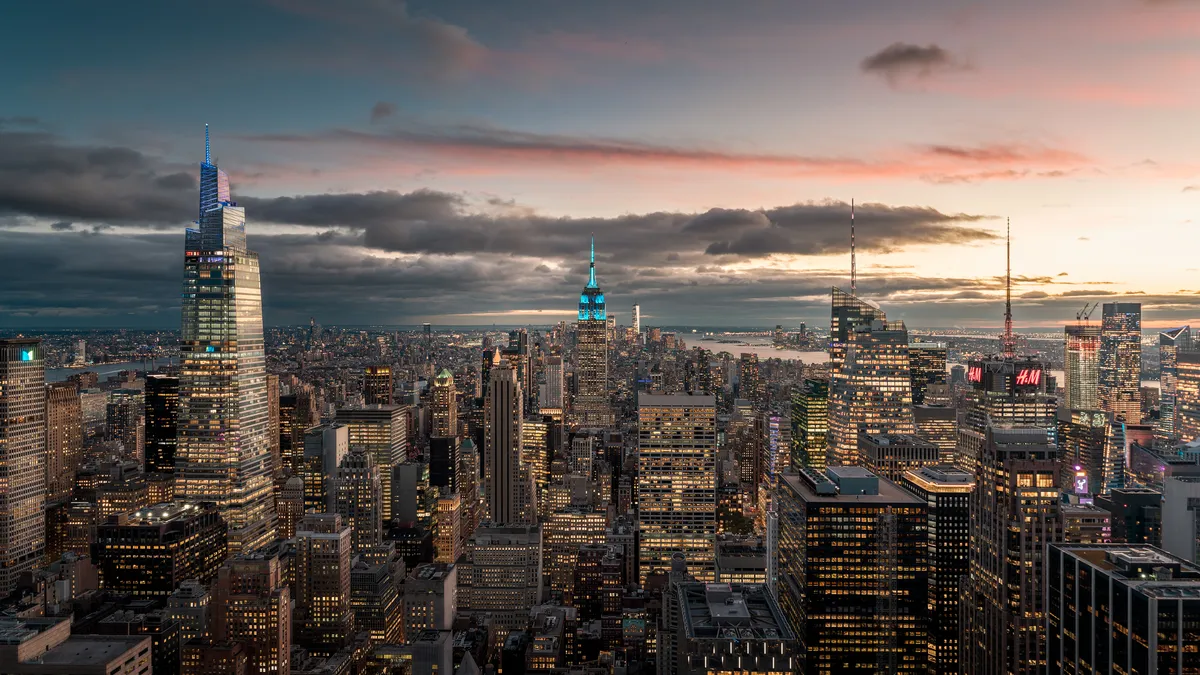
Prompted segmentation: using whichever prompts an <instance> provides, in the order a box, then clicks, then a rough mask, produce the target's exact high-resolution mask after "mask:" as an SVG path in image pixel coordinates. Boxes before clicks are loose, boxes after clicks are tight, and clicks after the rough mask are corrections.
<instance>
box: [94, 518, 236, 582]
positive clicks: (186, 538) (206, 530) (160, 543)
mask: <svg viewBox="0 0 1200 675" xmlns="http://www.w3.org/2000/svg"><path fill="white" fill-rule="evenodd" d="M225 553H226V527H225V523H224V522H223V521H222V520H221V517H220V515H219V514H218V512H217V509H216V505H215V504H212V503H204V504H195V503H189V502H172V503H168V504H155V505H153V506H148V507H145V508H142V509H138V510H137V511H133V512H131V513H125V514H120V515H115V516H110V517H109V518H108V521H107V522H104V523H101V524H100V525H98V526H97V527H96V543H94V544H92V560H93V561H94V562H95V564H96V568H97V571H98V572H99V579H100V588H101V589H104V590H107V591H113V592H115V593H128V594H131V595H142V596H154V597H164V598H165V597H167V596H169V595H170V594H171V593H173V592H174V591H175V589H176V588H177V587H178V586H179V585H180V584H181V583H183V582H184V581H186V580H188V579H197V580H199V581H200V583H204V584H208V583H211V582H212V581H214V580H215V579H216V578H217V572H218V571H219V570H220V568H221V565H222V564H223V563H224V562H225Z"/></svg>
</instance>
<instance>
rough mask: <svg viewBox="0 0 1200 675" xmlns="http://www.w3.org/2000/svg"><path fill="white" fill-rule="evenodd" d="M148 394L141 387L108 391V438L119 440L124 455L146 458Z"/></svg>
mask: <svg viewBox="0 0 1200 675" xmlns="http://www.w3.org/2000/svg"><path fill="white" fill-rule="evenodd" d="M145 410H146V395H145V392H143V391H142V390H141V389H114V390H112V391H110V392H109V393H108V404H107V405H106V406H105V411H104V412H105V431H106V433H107V436H108V439H109V440H113V441H119V442H120V443H121V447H122V450H123V452H124V453H125V454H124V456H125V457H126V458H128V459H136V460H137V461H138V463H139V464H142V463H143V460H144V458H145V441H146V436H145V431H146V430H145V425H146V423H145Z"/></svg>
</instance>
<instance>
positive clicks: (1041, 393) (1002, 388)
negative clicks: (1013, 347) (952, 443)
mask: <svg viewBox="0 0 1200 675" xmlns="http://www.w3.org/2000/svg"><path fill="white" fill-rule="evenodd" d="M1045 374H1046V365H1045V364H1044V363H1042V362H1041V361H1038V360H1036V359H1032V358H1012V359H1009V358H999V357H997V358H992V359H986V360H976V361H971V362H970V363H969V364H968V368H967V384H968V386H969V387H970V389H968V390H967V410H966V412H965V413H964V414H963V417H962V421H961V423H960V424H959V427H958V452H957V457H956V461H955V463H956V464H958V465H959V466H961V467H962V468H964V469H966V470H967V471H969V472H971V473H976V474H977V475H978V473H977V469H978V467H979V458H980V456H981V455H982V454H983V446H984V445H985V443H986V442H987V427H988V425H994V426H998V427H1004V426H1007V427H1021V428H1036V429H1042V430H1044V431H1045V432H1046V434H1047V437H1048V438H1049V439H1050V442H1051V443H1053V442H1054V438H1055V434H1056V433H1057V428H1058V404H1057V399H1056V398H1055V397H1054V396H1051V395H1050V394H1047V393H1046V377H1045Z"/></svg>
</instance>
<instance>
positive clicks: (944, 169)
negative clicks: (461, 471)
mask: <svg viewBox="0 0 1200 675" xmlns="http://www.w3.org/2000/svg"><path fill="white" fill-rule="evenodd" d="M54 4H55V3H48V4H47V5H45V6H36V7H35V6H29V7H21V8H17V9H15V10H13V11H12V12H10V14H11V17H10V19H11V20H9V21H6V28H7V29H8V30H6V31H4V32H3V33H2V34H3V35H4V37H5V40H3V41H0V44H3V45H4V46H3V47H0V53H4V54H8V55H11V56H12V58H8V59H0V62H2V63H7V64H14V65H12V66H0V72H4V73H5V74H6V75H7V76H9V77H8V81H11V82H13V83H14V85H13V91H14V94H15V96H14V97H13V100H14V101H18V102H19V103H16V104H14V105H10V106H6V107H5V109H3V110H0V176H3V177H4V178H5V180H4V181H3V187H0V270H3V271H0V284H2V287H3V288H5V290H6V293H5V298H4V299H3V300H0V328H6V329H13V328H33V327H40V328H54V327H85V328H86V327H113V326H129V327H133V326H138V327H170V326H173V325H177V322H178V317H179V313H178V312H179V307H178V293H177V292H175V291H174V289H177V288H178V284H179V272H178V270H179V259H178V258H179V243H180V241H179V239H180V238H179V232H180V230H181V229H182V228H183V227H185V226H186V224H187V222H188V221H189V219H190V218H191V217H192V216H191V213H192V209H193V208H194V193H195V190H196V188H197V183H196V180H195V177H194V171H195V168H194V167H195V158H196V155H197V152H198V150H197V148H198V140H197V139H198V134H199V127H200V126H201V125H203V124H204V123H206V122H212V123H213V149H214V152H216V153H217V156H219V157H220V159H221V160H222V164H223V165H224V166H227V167H228V168H229V169H230V172H231V173H232V174H233V176H234V179H235V181H236V187H237V191H235V193H234V195H233V197H234V199H235V200H236V201H237V202H238V203H239V205H242V206H246V207H247V210H248V212H249V213H250V220H249V222H248V227H249V228H250V231H251V232H252V233H253V236H254V241H255V247H256V248H257V249H258V250H259V251H260V253H261V254H262V265H263V268H262V274H263V287H264V320H265V323H266V324H267V325H292V324H298V323H302V322H305V321H307V319H308V317H309V316H316V317H317V320H318V321H319V322H321V323H323V324H327V325H334V324H342V325H364V324H416V323H420V322H422V321H432V322H434V323H438V324H442V325H491V324H493V323H496V324H527V323H536V324H551V323H555V322H556V321H558V320H570V318H571V316H572V315H573V313H574V308H573V307H572V305H573V303H572V302H571V301H570V298H571V297H572V293H573V292H574V290H575V289H577V288H578V286H579V280H580V279H581V278H583V276H584V275H585V274H586V269H585V268H584V267H583V264H582V260H583V252H584V250H585V247H586V245H587V244H586V241H585V240H586V238H587V235H588V233H589V232H592V231H595V233H596V236H597V257H598V259H599V260H598V262H599V264H600V265H601V266H602V269H603V270H604V274H605V290H606V292H607V293H608V295H609V300H610V301H611V302H612V303H613V307H620V308H628V307H630V306H631V305H632V304H633V303H639V304H640V305H641V306H642V308H643V316H644V323H645V324H647V325H687V324H692V325H698V326H713V327H720V326H772V325H775V324H780V323H782V324H785V325H795V324H799V323H800V322H807V323H809V324H810V325H820V324H821V323H822V321H820V319H821V318H822V317H823V316H824V315H825V311H827V302H828V300H827V298H828V292H829V288H830V287H831V286H835V285H845V283H846V280H847V278H848V276H849V260H848V258H849V250H848V249H849V246H848V243H849V232H848V230H849V202H850V200H851V199H852V198H853V199H855V200H856V202H857V208H856V216H857V221H858V228H857V244H858V259H859V274H858V277H859V278H858V288H859V294H860V295H861V296H863V297H864V298H869V299H871V300H875V301H878V302H881V303H886V305H887V307H888V311H889V316H890V317H891V318H893V319H898V320H904V321H905V322H906V323H908V324H909V325H910V326H912V327H917V328H919V327H922V326H931V327H932V326H965V327H984V326H988V327H990V326H995V325H997V324H998V322H999V318H1000V316H1001V309H1000V303H1001V301H1002V298H1003V283H1002V280H1003V276H1002V272H1003V268H1002V258H1001V256H1002V251H1001V247H1002V246H1003V243H1004V241H1003V232H1002V230H1001V226H1002V223H1003V219H1004V218H1005V217H1011V218H1012V222H1013V275H1014V277H1013V279H1014V293H1013V295H1014V309H1013V313H1014V320H1015V324H1016V328H1017V330H1018V332H1020V331H1021V330H1022V329H1023V328H1027V327H1030V326H1038V327H1044V326H1053V325H1063V324H1066V323H1069V322H1070V318H1071V317H1072V315H1073V313H1074V312H1076V311H1077V310H1078V306H1079V305H1082V304H1083V303H1084V302H1088V301H1102V302H1103V301H1111V300H1118V299H1128V300H1131V301H1139V302H1141V304H1142V305H1143V308H1144V309H1143V311H1144V313H1145V321H1144V324H1143V325H1144V328H1145V329H1147V330H1150V329H1160V328H1167V327H1173V326H1178V325H1182V324H1188V323H1198V322H1200V319H1198V318H1197V317H1200V308H1197V303H1196V295H1197V293H1196V291H1195V290H1193V289H1189V287H1190V286H1191V285H1193V284H1190V282H1189V275H1190V273H1191V272H1193V271H1194V268H1191V267H1189V266H1190V265H1192V263H1191V262H1190V261H1189V260H1188V259H1187V258H1186V251H1187V250H1188V249H1189V248H1190V247H1189V246H1187V244H1188V243H1189V241H1190V237H1191V236H1192V235H1190V229H1191V228H1190V223H1191V220H1190V210H1191V209H1192V208H1194V205H1195V204H1196V200H1197V199H1200V168H1198V167H1196V166H1194V165H1193V164H1191V163H1190V160H1189V156H1192V155H1194V154H1195V150H1196V149H1197V148H1196V142H1195V141H1194V140H1192V139H1191V137H1190V135H1189V134H1188V133H1186V132H1187V130H1188V128H1189V123H1190V121H1189V119H1188V116H1187V111H1188V109H1189V106H1190V105H1191V104H1193V103H1195V100H1194V99H1195V98H1196V96H1197V94H1196V92H1194V91H1193V90H1192V88H1189V87H1179V86H1173V85H1172V83H1173V82H1176V81H1186V80H1187V78H1188V77H1189V75H1190V74H1194V72H1195V70H1196V69H1197V68H1198V67H1200V66H1198V65H1197V62H1196V60H1195V58H1194V56H1192V50H1191V49H1190V47H1191V44H1192V43H1193V42H1194V38H1195V37H1196V34H1197V33H1200V29H1197V28H1196V26H1200V21H1197V20H1196V19H1200V8H1197V6H1195V5H1194V4H1190V3H1186V2H1162V1H1159V2H1149V1H1140V0H1105V1H1104V2H1090V3H1086V4H1085V3H1082V2H1063V3H1056V4H1055V5H1054V6H1053V7H1043V6H1041V4H1039V3H1032V2H1022V3H1020V5H1019V7H1016V8H1015V9H1014V8H1012V7H1009V8H1006V9H1005V10H1003V11H998V10H996V9H993V8H987V7H972V6H967V7H963V6H962V4H963V3H955V2H949V1H941V0H925V1H921V2H915V3H906V6H905V7H904V8H903V9H900V8H897V7H893V6H891V3H881V2H876V1H875V0H870V1H868V0H862V1H860V2H854V3H844V5H838V6H836V7H834V6H823V5H824V3H813V2H801V3H793V4H791V5H787V6H783V5H779V4H778V3H766V2H748V3H739V5H738V6H737V7H736V8H732V7H730V6H725V5H718V4H716V3H700V4H699V5H690V6H688V7H687V11H685V8H684V6H683V5H681V4H679V3H677V2H661V3H655V4H654V6H652V7H643V6H641V5H638V6H637V7H636V8H635V7H634V6H633V5H632V4H624V3H616V4H614V5H612V6H611V7H610V8H609V11H607V12H603V13H598V12H597V11H596V10H595V9H594V8H579V7H551V6H543V5H541V4H539V3H534V2H523V3H518V4H516V5H513V6H512V7H511V8H510V9H509V11H508V12H506V13H498V12H497V11H496V10H495V9H494V8H490V7H488V6H485V5H482V4H480V3H476V2H469V1H468V0H451V1H447V2H439V3H437V4H436V5H434V4H433V3H426V2H410V3H407V4H405V3H402V2H395V3H387V2H360V3H350V4H348V5H345V6H343V7H340V8H339V10H340V11H339V12H338V13H337V14H333V13H332V12H330V11H329V10H327V9H325V8H324V7H323V6H322V5H320V4H317V3H311V2H302V1H299V0H291V1H286V2H285V1H283V0H279V1H278V2H268V3H261V4H257V3H256V4H250V5H247V6H245V7H242V6H241V5H239V6H238V9H239V12H238V17H239V21H238V26H237V28H236V29H230V30H229V31H227V32H222V34H220V35H217V36H209V37H211V38H212V39H213V43H212V44H208V43H207V42H206V43H205V45H204V48H205V49H208V50H209V51H210V52H211V53H212V57H213V59H215V60H216V61H217V63H215V64H214V63H211V62H209V61H207V60H206V62H205V65H204V68H205V69H207V68H210V67H217V68H221V69H223V72H226V73H227V76H228V82H227V83H226V85H225V86H227V87H228V88H229V90H230V91H237V92H238V97H239V99H241V100H239V104H238V105H229V104H226V103H219V104H215V103H213V101H212V99H211V97H210V96H208V95H207V93H205V92H206V89H207V88H205V87H197V86H195V84H196V82H195V78H196V77H199V76H200V75H201V72H200V71H198V70H197V66H198V63H199V62H198V61H196V60H195V59H193V58H191V57H192V56H193V55H194V51H195V49H196V48H197V47H198V45H197V44H196V39H197V37H198V36H199V35H200V32H199V31H197V30H195V29H194V26H198V25H201V23H202V21H201V14H203V13H204V12H202V11H201V10H200V9H199V8H194V7H191V8H174V9H167V8H162V7H159V6H156V5H153V4H150V3H143V4H138V3H133V4H130V5H124V6H122V7H119V8H111V9H110V10H109V11H105V12H100V11H99V10H98V9H97V8H91V7H81V6H76V7H75V8H74V10H73V14H74V17H73V19H72V20H71V21H69V22H65V23H62V25H61V26H59V25H58V23H59V22H60V20H59V17H60V15H61V12H59V11H57V10H56V8H55V7H54ZM217 4H218V5H220V4H221V3H217ZM206 11H207V10H206ZM193 14H195V15H194V16H193ZM51 23H54V24H55V25H56V28H61V29H62V30H55V31H50V32H48V31H47V27H48V26H49V25H50V24H51ZM110 25H111V27H112V28H113V29H114V30H116V28H117V26H119V27H120V30H122V31H128V30H134V31H136V32H138V33H139V34H140V35H142V36H143V38H144V41H139V42H134V43H130V44H128V45H120V46H113V45H107V47H106V48H105V49H93V48H91V45H92V42H93V41H94V40H96V39H97V37H96V36H99V35H103V34H105V33H106V32H107V31H106V30H105V27H106V26H110ZM1067 25H1069V26H1070V27H1071V30H1064V27H1065V26H1067ZM272 29H275V30H272ZM251 33H253V34H256V35H262V36H265V37H264V39H262V40H261V41H259V40H255V41H254V43H255V44H254V48H253V50H252V53H251V54H250V55H249V58H247V55H246V54H245V53H244V52H243V49H241V48H235V47H241V46H244V45H245V40H244V38H245V37H246V35H247V34H251ZM314 34H316V35H319V36H320V37H321V38H323V39H324V40H325V42H322V43H321V44H326V43H328V44H330V45H333V46H335V47H336V46H338V45H340V46H341V47H343V49H340V51H336V58H329V59H324V60H323V59H322V54H321V50H320V49H318V50H316V51H315V52H312V51H306V52H303V56H304V58H300V54H301V53H302V52H301V51H299V48H301V47H305V48H311V47H312V45H313V44H314V43H313V37H314ZM35 35H36V36H39V40H42V41H43V42H42V43H41V45H40V46H39V48H38V51H39V52H47V55H46V57H45V58H44V59H43V60H41V61H40V62H38V63H35V64H33V66H32V67H25V65H24V64H26V63H27V61H28V60H27V59H22V58H20V57H19V55H21V54H23V53H26V52H27V51H28V50H29V49H32V47H31V46H30V44H29V42H28V40H29V39H31V36H35ZM397 36H399V37H401V38H403V39H401V40H399V41H397V40H393V39H390V38H394V37H397ZM46 40H48V41H46ZM350 40H354V42H350ZM59 41H61V43H60V42H59ZM396 42H401V43H403V44H402V45H401V46H395V44H396ZM698 44H703V45H705V48H704V49H701V48H699V47H697V45H698ZM144 49H153V50H154V53H155V54H156V55H157V58H156V59H152V60H147V59H144V58H142V57H141V56H140V54H141V52H142V50H144ZM1118 54H1119V55H1120V57H1119V58H1118V56H1117V55H1118ZM185 57H187V58H185ZM233 59H236V61H237V66H238V67H233ZM17 64H21V65H17ZM413 64H416V65H413ZM743 74H749V75H748V76H742V75H743ZM262 81H269V82H270V85H269V86H265V87H259V86H258V84H257V83H259V82H262ZM81 95H82V96H88V97H89V100H90V102H91V103H90V105H89V106H87V107H86V109H80V108H79V106H76V105H69V103H70V101H73V100H77V99H76V97H78V96H81ZM618 100H619V101H620V102H621V103H620V105H618V104H617V103H615V101H618ZM1151 228H1152V229H1153V230H1154V232H1155V234H1154V236H1146V232H1147V230H1148V229H1151ZM1165 238H1170V239H1172V240H1173V241H1175V242H1176V245H1174V246H1169V247H1164V246H1162V245H1161V243H1160V242H1162V241H1163V240H1164V239H1165ZM1130 260H1135V261H1139V262H1144V263H1145V264H1129V261H1130ZM614 314H615V315H616V316H617V317H618V320H619V321H620V322H622V323H624V322H626V321H628V318H629V317H628V313H627V311H626V312H621V311H620V310H618V311H616V312H614Z"/></svg>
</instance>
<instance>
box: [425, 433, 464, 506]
mask: <svg viewBox="0 0 1200 675" xmlns="http://www.w3.org/2000/svg"><path fill="white" fill-rule="evenodd" d="M461 447H462V446H461V445H460V444H459V442H458V437H457V436H433V437H431V438H430V439H429V484H430V485H434V486H437V487H438V488H440V489H441V491H442V493H443V494H446V493H450V492H457V491H458V489H459V485H460V484H461V483H462V476H461V473H460V472H461V471H462V461H461V458H460V457H459V450H460V449H461Z"/></svg>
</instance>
